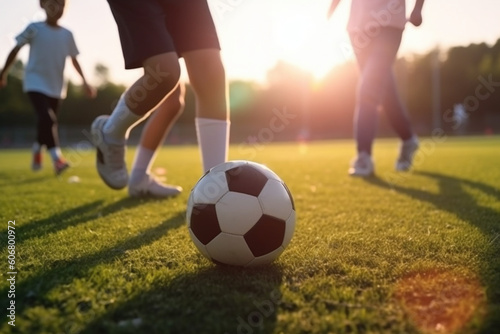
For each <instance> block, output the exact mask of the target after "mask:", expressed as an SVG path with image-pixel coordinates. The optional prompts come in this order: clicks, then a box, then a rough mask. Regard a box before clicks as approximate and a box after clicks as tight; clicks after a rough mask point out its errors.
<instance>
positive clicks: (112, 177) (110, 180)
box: [91, 115, 128, 190]
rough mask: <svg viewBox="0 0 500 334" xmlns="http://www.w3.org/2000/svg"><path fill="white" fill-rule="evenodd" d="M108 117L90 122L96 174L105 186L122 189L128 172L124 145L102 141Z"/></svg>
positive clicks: (100, 117) (104, 116) (101, 117)
mask: <svg viewBox="0 0 500 334" xmlns="http://www.w3.org/2000/svg"><path fill="white" fill-rule="evenodd" d="M108 118H109V116H107V115H103V116H99V117H97V118H96V119H95V120H94V122H92V126H91V133H92V141H93V142H94V145H95V147H96V149H97V155H96V167H97V172H98V173H99V176H100V177H101V179H102V180H103V181H104V183H106V185H107V186H108V187H110V188H112V189H116V190H118V189H123V188H125V187H126V186H127V184H128V172H127V166H126V164H125V143H123V144H121V145H115V144H108V143H106V141H105V140H104V132H103V128H104V125H105V124H106V121H107V120H108Z"/></svg>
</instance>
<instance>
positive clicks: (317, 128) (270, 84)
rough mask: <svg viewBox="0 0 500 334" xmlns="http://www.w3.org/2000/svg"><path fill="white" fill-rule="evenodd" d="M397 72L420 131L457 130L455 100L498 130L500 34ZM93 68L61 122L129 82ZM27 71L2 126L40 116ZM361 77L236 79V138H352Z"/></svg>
mask: <svg viewBox="0 0 500 334" xmlns="http://www.w3.org/2000/svg"><path fill="white" fill-rule="evenodd" d="M395 72H396V76H397V81H398V84H399V89H400V92H401V95H402V96H403V99H404V100H405V102H406V105H407V106H408V109H409V113H410V117H411V119H412V121H413V122H414V124H415V126H416V129H417V132H418V133H419V134H420V135H429V134H431V133H432V131H433V129H435V128H436V127H440V128H442V129H443V130H444V131H446V132H448V133H453V132H455V131H456V130H457V129H458V124H457V119H456V118H455V115H454V112H453V111H454V108H455V106H456V105H457V104H461V105H462V106H463V110H465V112H466V115H465V116H466V117H465V119H466V124H465V125H463V126H462V132H461V133H473V134H477V133H485V132H486V133H495V132H499V131H500V107H499V106H500V94H499V92H498V90H499V89H500V39H499V40H498V41H497V42H496V43H495V44H494V45H487V44H485V43H481V44H471V45H468V46H457V47H452V48H450V49H448V50H446V51H441V52H439V53H437V52H436V50H433V51H429V52H428V53H426V54H423V55H411V56H406V57H402V58H400V59H398V61H397V62H396V65H395ZM95 74H96V77H97V78H98V79H99V85H98V87H97V88H98V94H97V98H95V99H93V100H89V99H87V98H86V97H85V96H84V95H83V92H82V90H81V87H79V86H77V85H75V84H73V83H71V82H70V83H69V85H68V92H67V98H66V99H65V101H64V102H63V104H62V106H61V111H60V112H61V113H60V117H59V120H60V124H61V125H68V126H78V127H82V128H83V127H89V125H90V124H91V122H92V120H93V119H94V118H95V117H97V116H98V115H101V114H109V113H111V111H112V109H113V107H114V105H115V103H116V101H117V100H118V98H119V97H120V95H121V94H122V92H123V91H124V89H125V87H124V86H123V85H119V84H115V83H113V82H111V81H110V80H109V77H108V69H107V68H106V66H105V65H102V64H98V65H96V68H95ZM22 75H23V64H22V63H21V62H20V61H18V62H17V63H16V64H15V66H14V67H13V69H12V71H11V73H10V75H9V84H8V85H7V87H6V88H4V89H2V90H0V128H6V127H9V128H10V127H16V126H29V125H33V124H34V122H35V116H34V113H33V111H32V107H31V105H30V104H29V101H28V99H27V97H26V96H25V95H24V93H23V92H22ZM357 79H358V69H357V67H356V64H355V62H354V61H348V62H345V63H343V64H341V65H339V66H336V67H335V68H332V70H331V71H330V72H329V73H328V74H327V75H326V76H325V77H324V78H323V79H321V80H315V79H314V78H313V77H312V76H311V75H310V74H308V73H307V72H305V71H302V70H301V69H299V68H297V67H295V66H293V65H290V64H287V63H284V62H280V63H278V64H276V66H275V67H274V68H273V69H271V70H270V71H269V72H268V78H267V84H266V85H265V86H263V85H259V84H257V83H255V82H249V81H232V82H230V85H229V93H230V106H231V118H232V125H233V129H235V130H233V131H232V134H233V137H236V138H238V140H239V141H241V140H248V141H252V140H264V139H262V138H260V139H259V138H258V136H259V135H261V136H262V137H263V138H264V137H266V136H267V137H270V136H272V137H273V138H272V139H273V140H274V139H279V138H283V139H294V138H311V139H315V138H339V137H350V136H352V119H353V113H354V107H355V94H356V84H357ZM194 99H195V98H194V94H193V92H192V90H191V89H190V87H189V84H187V87H186V99H185V100H186V107H185V112H184V113H183V115H182V116H181V118H180V119H179V121H178V123H177V124H178V125H179V126H182V125H188V124H191V123H193V118H194V115H195V112H194V109H195V101H194ZM380 122H381V127H380V131H379V134H381V135H390V134H391V133H392V132H391V130H390V128H389V126H388V125H387V124H386V121H385V119H384V117H381V119H380ZM464 127H465V131H464V129H463V128H464ZM263 131H264V132H263ZM267 137H266V138H267Z"/></svg>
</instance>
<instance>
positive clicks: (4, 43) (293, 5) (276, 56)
mask: <svg viewBox="0 0 500 334" xmlns="http://www.w3.org/2000/svg"><path fill="white" fill-rule="evenodd" d="M208 2H209V4H210V7H211V10H212V15H213V17H214V20H215V22H216V25H217V30H218V32H219V38H220V41H221V45H222V48H223V57H224V61H225V65H226V70H227V73H228V76H229V78H230V79H250V80H257V81H264V80H265V78H266V72H267V71H268V70H269V69H270V68H272V67H273V66H274V65H275V64H276V62H277V61H279V60H280V59H281V60H285V61H287V62H290V63H292V64H295V65H297V66H299V67H301V68H303V69H305V70H309V71H311V72H312V73H313V74H314V75H315V76H316V77H317V78H320V77H321V76H322V75H324V74H325V73H326V72H327V71H328V70H329V69H331V67H333V66H335V65H336V64H339V63H341V62H343V61H345V60H346V59H348V58H349V57H350V52H349V40H348V37H347V34H346V31H345V26H346V23H347V16H348V13H349V6H350V1H349V0H342V1H341V5H340V7H339V8H338V10H337V12H336V13H335V14H334V16H333V17H332V19H331V20H329V21H327V20H326V12H327V9H328V7H329V5H330V0H208ZM0 4H1V5H0V6H1V7H0V67H2V66H3V64H4V62H5V59H6V57H7V54H8V53H9V51H10V50H11V49H12V47H14V44H15V42H14V37H15V36H16V35H17V34H18V33H19V32H21V31H22V30H23V29H24V28H25V27H26V25H27V24H28V23H29V22H31V21H39V20H43V19H44V18H45V14H44V13H43V11H41V9H40V8H39V0H22V1H8V0H0ZM413 4H414V0H407V7H408V10H409V9H410V8H411V7H412V6H413ZM499 13H500V1H498V0H476V1H470V0H427V1H426V3H425V6H424V13H423V14H424V23H423V25H422V26H421V27H420V28H414V27H412V26H409V27H408V28H407V30H406V32H405V36H404V39H403V44H402V46H401V49H400V55H404V54H408V53H425V52H427V51H429V50H430V49H433V48H434V47H436V46H438V45H439V46H441V47H442V48H447V47H449V46H456V45H468V44H470V43H480V42H486V43H488V44H493V43H494V42H496V40H497V39H498V38H500V24H499V23H498V14H499ZM61 24H62V25H64V26H65V27H67V28H69V29H70V30H72V31H73V34H74V36H75V39H76V42H77V45H78V47H79V49H80V53H81V54H80V56H79V60H80V63H81V64H82V67H83V68H84V71H85V72H86V74H87V76H88V77H90V78H92V76H93V71H94V66H95V64H96V63H102V64H104V65H106V66H107V67H109V69H110V74H111V79H112V80H113V81H115V82H120V83H125V84H128V83H130V82H132V80H134V79H135V78H137V77H138V75H139V72H137V71H126V70H124V69H123V60H122V55H121V48H120V43H119V39H118V33H117V30H116V25H115V23H114V20H113V17H112V15H111V12H110V10H109V6H108V4H107V1H105V0H69V1H68V5H67V9H66V13H65V14H64V16H63V18H62V19H61ZM27 51H28V50H27V47H26V48H24V49H23V50H22V51H21V53H20V58H21V59H22V60H23V61H26V59H27V54H28V53H27ZM67 74H68V75H69V76H70V77H75V78H76V76H75V71H74V70H73V69H71V68H69V69H68V70H67ZM76 82H77V80H76Z"/></svg>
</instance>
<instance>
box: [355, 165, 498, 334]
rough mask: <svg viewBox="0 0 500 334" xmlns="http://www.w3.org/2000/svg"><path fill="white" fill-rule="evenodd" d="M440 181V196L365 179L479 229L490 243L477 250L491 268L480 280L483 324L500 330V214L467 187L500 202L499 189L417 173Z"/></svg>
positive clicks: (373, 179)
mask: <svg viewBox="0 0 500 334" xmlns="http://www.w3.org/2000/svg"><path fill="white" fill-rule="evenodd" d="M414 174H415V175H419V176H424V177H427V178H429V179H433V180H435V181H437V183H438V187H439V192H438V193H437V194H434V193H430V192H427V191H425V190H421V189H415V188H407V187H404V186H401V185H398V184H393V183H389V182H387V181H385V180H382V179H380V178H378V177H376V176H374V177H370V178H366V179H364V180H365V181H366V182H368V183H370V184H373V185H375V186H378V187H381V188H385V189H392V190H394V191H396V192H398V193H401V194H405V195H407V196H409V197H411V198H414V199H416V200H419V201H423V202H428V203H430V204H432V205H434V206H435V207H436V208H437V209H439V210H443V211H447V212H449V213H452V214H454V215H456V216H457V217H458V218H460V219H461V220H463V221H465V222H467V223H469V224H471V225H474V226H476V227H477V228H479V229H480V230H481V231H482V233H483V234H484V235H485V236H487V237H488V239H490V242H489V245H488V247H487V249H484V250H478V251H480V252H481V253H482V254H481V256H482V257H483V258H484V259H487V262H488V264H487V265H486V267H483V268H482V270H481V271H482V272H481V277H482V280H483V282H484V284H485V285H486V286H487V289H486V294H487V299H488V308H489V316H488V319H487V321H486V322H485V324H484V331H485V332H488V331H489V330H491V329H492V328H498V327H500V257H499V254H500V212H498V211H496V210H494V209H491V208H489V207H485V206H482V205H480V204H479V203H478V202H477V200H476V199H475V198H474V196H473V195H471V194H470V193H468V192H467V191H466V189H465V188H464V187H470V188H473V189H476V190H479V191H482V192H483V193H485V194H487V195H489V196H491V197H493V198H495V200H497V201H500V189H496V188H494V187H492V186H489V185H487V184H484V183H480V182H475V181H470V180H466V179H461V178H457V177H453V176H449V175H443V174H439V173H431V172H414Z"/></svg>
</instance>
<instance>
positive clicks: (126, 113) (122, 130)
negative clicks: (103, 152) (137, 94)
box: [103, 93, 148, 144]
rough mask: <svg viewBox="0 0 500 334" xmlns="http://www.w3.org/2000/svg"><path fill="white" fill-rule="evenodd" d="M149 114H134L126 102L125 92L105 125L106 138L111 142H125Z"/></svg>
mask: <svg viewBox="0 0 500 334" xmlns="http://www.w3.org/2000/svg"><path fill="white" fill-rule="evenodd" d="M147 115H148V114H146V115H142V116H140V115H136V114H134V113H133V112H132V111H131V110H130V109H129V107H128V106H127V104H126V103H125V93H124V94H123V95H122V96H121V97H120V100H119V101H118V104H117V105H116V107H115V109H114V110H113V113H112V114H111V116H110V117H109V119H108V121H107V122H106V124H105V125H104V128H103V132H104V139H105V140H106V142H107V143H109V144H123V143H124V142H125V141H126V140H127V138H128V134H129V132H130V130H131V129H132V128H133V127H134V126H136V125H137V124H139V123H140V122H141V121H142V120H143V119H144V118H146V117H147Z"/></svg>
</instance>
